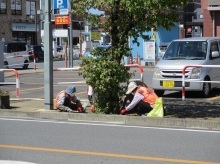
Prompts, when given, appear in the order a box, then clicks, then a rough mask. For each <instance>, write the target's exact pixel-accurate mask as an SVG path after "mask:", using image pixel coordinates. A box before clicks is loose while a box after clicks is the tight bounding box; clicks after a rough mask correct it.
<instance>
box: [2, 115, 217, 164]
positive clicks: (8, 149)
mask: <svg viewBox="0 0 220 164" xmlns="http://www.w3.org/2000/svg"><path fill="white" fill-rule="evenodd" d="M0 131H1V135H0V160H17V161H26V162H33V163H42V164H51V163H53V164H56V163H57V164H60V163H62V164H69V163H77V164H81V163H82V164H85V163H89V164H98V163H104V164H108V163H109V164H112V163H120V164H133V163H136V164H141V163H143V164H144V163H149V164H151V163H153V164H159V163H182V164H184V163H196V164H198V163H204V164H214V163H220V156H219V152H220V146H219V138H220V132H219V131H204V130H189V129H188V130H187V129H171V128H154V127H138V126H123V125H112V124H94V123H86V122H56V121H50V120H13V119H0ZM0 163H1V162H0Z"/></svg>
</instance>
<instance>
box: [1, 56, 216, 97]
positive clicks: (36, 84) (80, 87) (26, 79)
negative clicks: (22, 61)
mask: <svg viewBox="0 0 220 164" xmlns="http://www.w3.org/2000/svg"><path fill="white" fill-rule="evenodd" d="M79 63H80V60H74V64H73V65H74V66H79ZM64 67H65V61H54V62H53V68H64ZM43 68H44V63H37V70H42V69H43ZM131 70H133V71H136V73H135V77H133V78H134V79H140V72H139V70H138V69H134V68H132V69H131ZM24 71H27V70H22V69H18V72H19V74H20V75H19V76H20V83H21V85H20V89H21V90H20V93H21V98H43V97H44V74H43V72H40V73H39V72H35V71H34V64H33V63H30V66H29V69H28V71H29V72H30V73H28V74H23V73H22V72H24ZM153 71H154V68H153V67H147V68H144V73H143V77H144V82H145V83H146V84H147V85H148V86H149V87H150V88H151V87H152V83H151V80H152V77H153ZM5 74H7V73H5ZM53 77H54V78H53V81H54V86H53V88H54V90H53V91H54V96H55V95H56V94H57V93H58V92H59V91H60V90H63V89H65V88H66V87H67V86H68V85H69V84H58V83H59V82H81V81H85V80H84V79H83V77H82V76H79V74H78V71H62V72H61V71H60V72H53ZM5 82H14V83H15V76H9V77H8V76H6V78H5ZM75 86H76V87H77V95H78V96H79V97H80V98H82V99H87V96H86V91H87V86H86V84H85V83H78V84H75ZM0 89H3V90H8V91H10V92H11V93H12V95H11V97H12V98H13V97H15V96H16V94H15V89H16V87H15V85H3V86H0ZM219 91H220V89H217V90H214V92H213V94H212V96H211V98H210V100H214V101H218V100H219ZM186 96H187V98H192V99H195V100H196V99H198V98H199V99H201V97H198V96H197V95H194V94H187V95H186ZM164 97H168V98H179V99H181V92H168V91H167V92H165V95H164Z"/></svg>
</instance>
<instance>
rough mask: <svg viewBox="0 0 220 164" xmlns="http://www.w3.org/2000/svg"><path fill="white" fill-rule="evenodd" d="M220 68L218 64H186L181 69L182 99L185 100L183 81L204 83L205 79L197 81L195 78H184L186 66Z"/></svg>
mask: <svg viewBox="0 0 220 164" xmlns="http://www.w3.org/2000/svg"><path fill="white" fill-rule="evenodd" d="M190 67H192V68H220V66H219V65H188V66H185V67H184V68H183V70H182V100H185V82H199V83H204V82H207V81H199V80H196V79H192V80H185V71H186V69H187V68H190ZM208 83H220V81H208Z"/></svg>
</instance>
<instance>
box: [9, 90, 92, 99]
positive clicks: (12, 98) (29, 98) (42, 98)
mask: <svg viewBox="0 0 220 164" xmlns="http://www.w3.org/2000/svg"><path fill="white" fill-rule="evenodd" d="M83 93H84V92H83ZM10 100H12V101H22V100H34V101H44V100H45V99H44V98H10ZM53 100H56V99H53ZM80 101H88V100H87V99H80Z"/></svg>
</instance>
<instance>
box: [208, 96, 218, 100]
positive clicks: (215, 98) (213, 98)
mask: <svg viewBox="0 0 220 164" xmlns="http://www.w3.org/2000/svg"><path fill="white" fill-rule="evenodd" d="M217 99H220V96H216V97H211V98H208V99H207V100H209V101H212V100H217Z"/></svg>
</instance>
